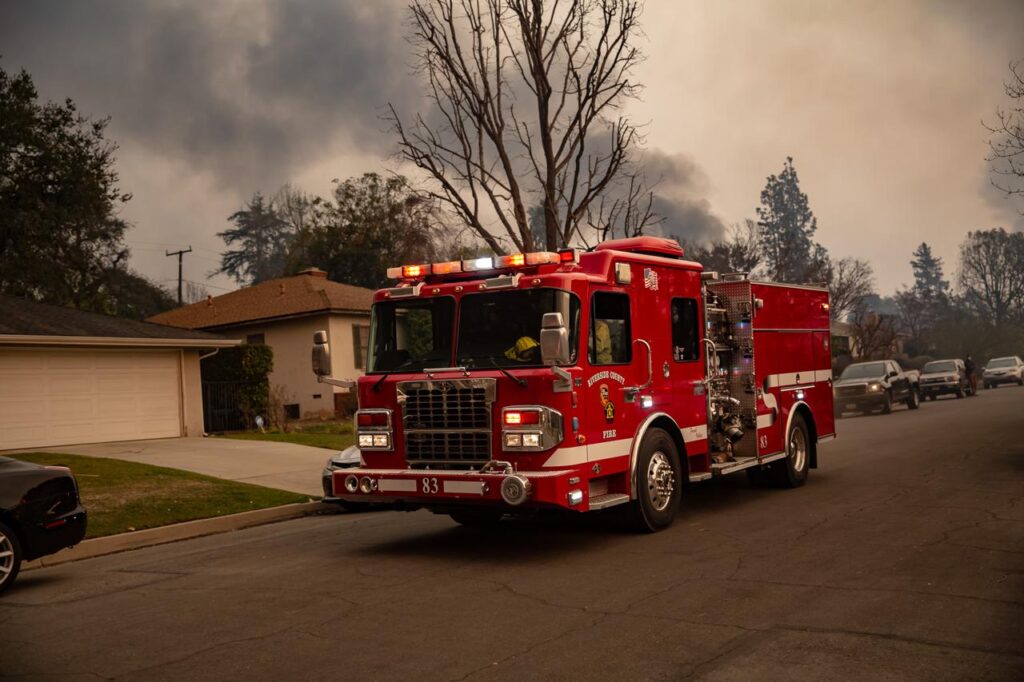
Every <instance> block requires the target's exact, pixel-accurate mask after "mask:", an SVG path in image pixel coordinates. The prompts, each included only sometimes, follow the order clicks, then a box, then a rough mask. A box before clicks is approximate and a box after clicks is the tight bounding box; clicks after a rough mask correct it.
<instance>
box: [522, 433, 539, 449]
mask: <svg viewBox="0 0 1024 682" xmlns="http://www.w3.org/2000/svg"><path fill="white" fill-rule="evenodd" d="M523 447H524V448H539V447H540V434H539V433H524V434H523Z"/></svg>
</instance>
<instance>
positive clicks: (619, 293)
mask: <svg viewBox="0 0 1024 682" xmlns="http://www.w3.org/2000/svg"><path fill="white" fill-rule="evenodd" d="M388 275H389V277H392V278H395V279H397V280H399V281H398V283H397V285H396V286H394V287H391V288H387V289H382V290H380V291H378V292H376V294H375V296H374V304H373V312H372V321H371V329H370V337H369V350H368V362H367V372H366V376H364V377H361V378H360V379H359V380H358V382H351V381H343V380H339V379H334V378H332V377H331V376H330V350H329V345H328V341H329V339H328V338H327V334H326V332H317V334H316V335H315V337H314V348H313V369H314V372H315V373H316V374H317V376H318V377H319V378H320V380H321V381H323V382H326V383H332V384H335V385H342V386H348V387H351V388H355V389H356V391H357V393H358V400H359V410H358V412H357V413H356V416H355V423H356V431H357V441H358V448H359V452H360V455H361V463H360V466H359V467H356V468H349V469H339V470H338V471H336V472H335V473H334V478H333V485H334V493H335V495H336V496H337V497H338V498H340V499H341V500H343V501H348V502H377V503H379V502H389V503H393V504H394V505H395V506H397V507H400V508H403V507H404V508H421V507H425V508H428V509H431V510H433V511H435V512H439V513H447V514H450V515H451V516H452V518H454V519H455V520H456V521H458V522H460V523H466V524H483V523H491V522H494V521H496V520H498V519H500V518H501V517H502V516H504V515H506V514H513V513H522V512H525V511H527V510H538V509H543V508H562V509H569V510H575V511H580V512H586V511H593V510H598V509H605V508H608V507H612V506H616V505H624V506H625V507H624V511H625V512H626V513H627V516H628V517H629V518H630V519H631V521H632V522H633V523H635V525H636V526H637V527H639V528H640V529H644V530H650V531H653V530H658V529H661V528H664V527H666V526H668V525H669V524H670V523H672V520H673V519H674V517H675V515H676V512H677V509H678V506H679V500H680V494H681V491H682V489H683V487H684V484H686V483H696V482H698V481H704V480H707V479H710V478H712V477H713V476H719V475H724V474H730V473H734V472H738V471H740V470H746V471H747V472H748V474H749V475H750V476H751V478H752V479H753V480H754V481H756V482H759V483H765V484H772V485H777V486H781V487H797V486H800V485H803V483H804V482H805V481H806V480H807V475H808V470H809V469H811V468H814V467H816V466H817V452H818V451H817V445H818V443H820V442H822V441H824V440H827V439H830V438H833V437H834V435H835V424H834V418H833V410H832V386H831V384H832V373H831V354H830V352H829V299H828V292H827V290H825V289H823V288H819V287H815V286H801V285H788V284H786V285H784V284H774V283H768V282H755V281H751V280H750V279H749V278H747V276H745V275H743V274H723V275H719V274H718V273H714V272H704V271H703V268H702V266H701V265H700V264H698V263H695V262H691V261H687V260H685V259H684V258H683V250H682V249H681V248H680V246H679V244H678V243H676V242H675V241H673V240H669V239H662V238H656V237H638V238H632V239H621V240H615V241H607V242H604V243H602V244H600V245H599V246H598V247H597V248H596V249H594V250H593V251H590V252H583V253H581V252H579V251H576V250H563V251H559V252H557V253H555V252H541V253H526V254H513V255H509V256H495V257H486V258H478V259H474V260H466V261H455V262H447V263H433V264H415V265H405V266H402V267H398V268H392V269H390V270H389V271H388Z"/></svg>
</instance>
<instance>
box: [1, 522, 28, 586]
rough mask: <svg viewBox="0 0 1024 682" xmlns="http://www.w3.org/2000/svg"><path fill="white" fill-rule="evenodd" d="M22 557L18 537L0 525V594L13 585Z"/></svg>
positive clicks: (6, 527)
mask: <svg viewBox="0 0 1024 682" xmlns="http://www.w3.org/2000/svg"><path fill="white" fill-rule="evenodd" d="M23 556H24V554H23V553H22V549H21V542H19V541H18V536H17V535H15V534H14V531H13V530H11V527H10V526H8V525H7V524H4V523H0V594H3V593H4V591H5V590H6V589H7V588H8V587H10V586H11V585H13V584H14V579H15V578H17V577H18V571H20V570H21V559H22V557H23Z"/></svg>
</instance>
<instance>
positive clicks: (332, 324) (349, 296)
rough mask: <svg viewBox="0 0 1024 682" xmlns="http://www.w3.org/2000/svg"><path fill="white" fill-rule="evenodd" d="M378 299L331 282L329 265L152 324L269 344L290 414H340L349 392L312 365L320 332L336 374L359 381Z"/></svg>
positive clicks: (274, 379)
mask: <svg viewBox="0 0 1024 682" xmlns="http://www.w3.org/2000/svg"><path fill="white" fill-rule="evenodd" d="M372 301H373V291H372V290H370V289H364V288H362V287H356V286H351V285H348V284H342V283H340V282H332V281H331V280H329V279H327V273H325V272H324V271H323V270H320V269H317V268H310V269H308V270H303V271H302V272H300V273H299V274H298V275H296V276H294V277H283V278H281V279H274V280H268V281H266V282H261V283H259V284H256V285H254V286H251V287H246V288H244V289H239V290H238V291H232V292H231V293H227V294H223V295H221V296H211V297H209V298H208V299H207V300H205V301H200V302H198V303H193V304H191V305H187V306H183V307H181V308H177V309H175V310H170V311H168V312H165V313H161V314H159V315H155V316H154V317H151V318H150V322H156V323H159V324H166V325H171V326H174V327H182V328H184V329H194V330H203V331H207V332H216V333H218V334H223V335H226V336H230V337H233V338H239V339H242V340H243V341H245V342H246V343H261V344H266V345H267V346H270V347H271V348H272V349H273V351H274V370H273V371H272V372H271V373H270V376H269V380H270V386H271V390H272V391H274V390H279V391H281V392H282V393H283V399H284V407H285V414H286V415H287V416H288V417H289V418H290V419H300V418H302V419H304V418H309V417H318V416H329V415H334V414H337V413H338V412H340V411H342V410H343V409H345V403H346V398H347V397H348V396H347V391H345V390H344V389H340V388H337V387H334V386H330V385H328V384H321V383H317V380H316V376H315V375H314V374H313V371H312V369H311V366H310V354H311V351H312V347H313V332H315V331H318V330H321V329H322V330H325V331H326V332H327V334H328V338H329V340H330V344H331V355H332V361H333V365H334V375H335V376H337V377H341V378H352V379H354V378H356V377H357V376H359V375H361V374H362V373H363V368H364V367H365V366H366V349H367V345H368V343H369V337H370V304H371V303H372ZM349 400H350V398H349Z"/></svg>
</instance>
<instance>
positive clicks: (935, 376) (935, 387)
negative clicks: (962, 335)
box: [920, 360, 972, 400]
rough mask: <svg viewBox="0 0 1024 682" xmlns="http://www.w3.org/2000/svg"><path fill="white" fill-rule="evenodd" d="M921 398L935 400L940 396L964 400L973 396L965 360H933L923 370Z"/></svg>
mask: <svg viewBox="0 0 1024 682" xmlns="http://www.w3.org/2000/svg"><path fill="white" fill-rule="evenodd" d="M920 381H921V383H920V386H921V397H922V398H924V399H925V400H935V399H936V398H938V397H939V396H940V395H945V394H949V395H955V396H956V397H957V398H963V397H964V396H965V395H972V391H971V381H970V379H968V378H967V368H966V367H964V361H963V360H932V361H931V362H929V363H928V364H926V365H925V366H924V368H923V369H922V370H921V380H920Z"/></svg>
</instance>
